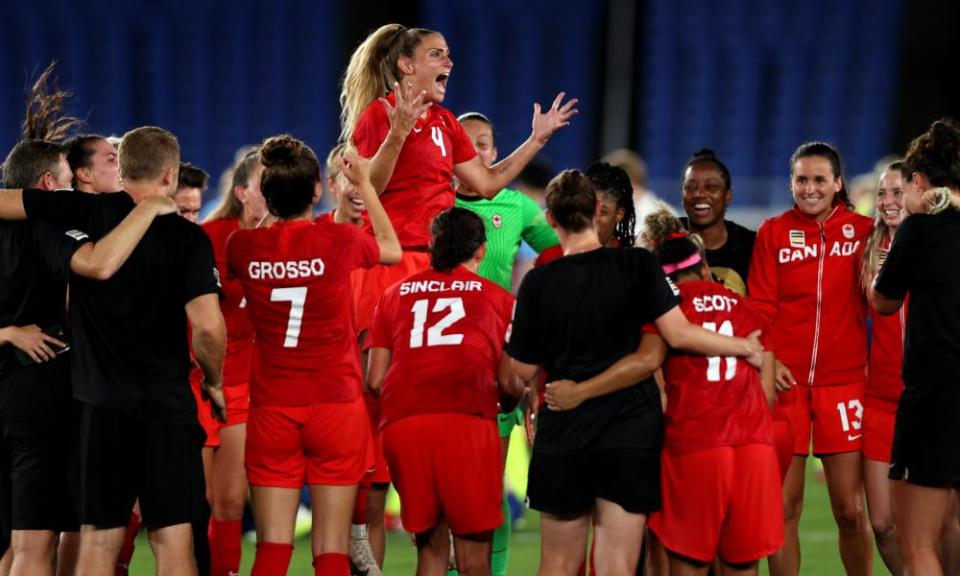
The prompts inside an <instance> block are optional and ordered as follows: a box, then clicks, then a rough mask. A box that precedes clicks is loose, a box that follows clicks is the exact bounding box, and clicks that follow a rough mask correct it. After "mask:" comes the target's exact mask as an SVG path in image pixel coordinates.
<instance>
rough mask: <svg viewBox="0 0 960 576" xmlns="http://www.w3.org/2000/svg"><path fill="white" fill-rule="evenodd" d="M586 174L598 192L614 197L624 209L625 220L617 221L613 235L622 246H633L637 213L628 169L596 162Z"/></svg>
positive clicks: (618, 205) (620, 207) (619, 206)
mask: <svg viewBox="0 0 960 576" xmlns="http://www.w3.org/2000/svg"><path fill="white" fill-rule="evenodd" d="M586 174H587V178H589V179H590V182H591V183H593V187H594V189H596V191H597V194H605V195H607V196H609V197H611V198H613V200H614V201H616V203H617V209H619V210H623V220H621V221H620V222H618V223H617V227H616V228H615V229H614V230H613V237H614V238H616V239H617V240H618V241H619V242H620V245H621V246H633V242H634V240H635V239H636V237H637V234H636V225H637V213H636V210H635V208H634V206H633V185H632V184H631V183H630V177H629V176H628V175H627V172H626V170H624V169H623V168H620V167H619V166H613V165H611V164H607V163H606V162H594V163H593V164H591V165H590V166H589V167H588V168H587V172H586Z"/></svg>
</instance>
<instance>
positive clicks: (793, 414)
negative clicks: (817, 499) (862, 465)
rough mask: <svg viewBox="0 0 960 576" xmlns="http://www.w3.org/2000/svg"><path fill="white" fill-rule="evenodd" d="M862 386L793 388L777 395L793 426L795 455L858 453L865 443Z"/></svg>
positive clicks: (861, 384) (859, 384)
mask: <svg viewBox="0 0 960 576" xmlns="http://www.w3.org/2000/svg"><path fill="white" fill-rule="evenodd" d="M863 386H864V385H863V383H862V382H861V383H858V384H844V385H842V386H794V387H793V388H791V389H790V390H787V391H786V392H780V393H778V394H777V400H778V401H779V402H780V405H781V407H782V408H783V411H784V413H786V415H787V417H788V418H790V421H791V422H792V423H793V440H794V445H793V453H794V454H796V455H798V456H806V455H808V454H809V453H810V434H811V432H812V433H813V453H814V455H816V456H821V455H826V454H840V453H843V452H859V451H860V448H861V446H862V444H863V430H861V427H862V423H863Z"/></svg>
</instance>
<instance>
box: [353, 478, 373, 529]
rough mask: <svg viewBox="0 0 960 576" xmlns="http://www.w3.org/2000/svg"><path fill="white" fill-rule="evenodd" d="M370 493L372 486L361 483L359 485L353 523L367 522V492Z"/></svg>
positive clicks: (354, 504) (354, 505)
mask: <svg viewBox="0 0 960 576" xmlns="http://www.w3.org/2000/svg"><path fill="white" fill-rule="evenodd" d="M369 493H370V486H364V485H363V484H360V486H358V487H357V499H356V501H355V502H354V503H353V521H352V522H351V523H352V524H366V523H367V494H369Z"/></svg>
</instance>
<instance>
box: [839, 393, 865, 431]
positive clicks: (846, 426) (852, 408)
mask: <svg viewBox="0 0 960 576" xmlns="http://www.w3.org/2000/svg"><path fill="white" fill-rule="evenodd" d="M837 412H839V413H840V426H841V427H842V428H843V431H844V432H847V433H849V432H850V431H851V430H853V431H855V432H859V431H860V426H861V425H862V423H863V404H861V403H860V400H857V399H856V398H854V399H853V400H850V401H848V402H837Z"/></svg>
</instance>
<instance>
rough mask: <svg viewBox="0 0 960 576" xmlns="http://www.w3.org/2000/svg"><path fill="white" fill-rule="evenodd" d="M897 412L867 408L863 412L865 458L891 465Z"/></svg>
mask: <svg viewBox="0 0 960 576" xmlns="http://www.w3.org/2000/svg"><path fill="white" fill-rule="evenodd" d="M896 424H897V414H896V412H890V411H888V410H884V409H882V408H875V407H873V406H867V407H866V408H865V409H864V411H863V456H864V457H865V458H869V459H871V460H876V461H877V462H886V463H887V464H889V463H890V456H891V454H892V453H893V429H894V428H895V427H896Z"/></svg>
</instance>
